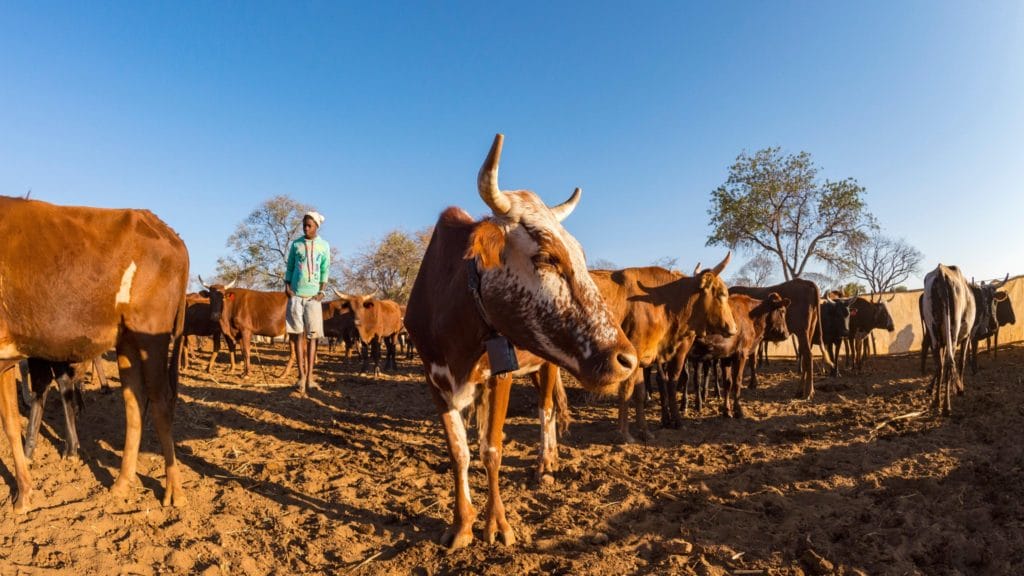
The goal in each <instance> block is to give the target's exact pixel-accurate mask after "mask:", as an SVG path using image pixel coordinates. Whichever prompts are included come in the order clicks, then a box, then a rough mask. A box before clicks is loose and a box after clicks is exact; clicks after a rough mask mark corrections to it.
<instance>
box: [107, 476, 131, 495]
mask: <svg viewBox="0 0 1024 576" xmlns="http://www.w3.org/2000/svg"><path fill="white" fill-rule="evenodd" d="M131 489H132V482H131V480H127V479H125V478H123V477H118V479H117V480H116V481H114V485H113V486H111V487H110V495H111V496H113V497H114V498H117V499H119V500H127V499H128V496H129V495H130V494H131Z"/></svg>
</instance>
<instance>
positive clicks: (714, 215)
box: [707, 147, 875, 280]
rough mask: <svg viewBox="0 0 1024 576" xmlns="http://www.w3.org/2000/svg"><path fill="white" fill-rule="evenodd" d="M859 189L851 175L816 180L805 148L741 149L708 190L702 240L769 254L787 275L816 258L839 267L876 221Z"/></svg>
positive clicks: (794, 274)
mask: <svg viewBox="0 0 1024 576" xmlns="http://www.w3.org/2000/svg"><path fill="white" fill-rule="evenodd" d="M864 194H865V189H864V188H863V187H862V186H860V185H858V184H857V181H856V180H854V179H853V178H846V179H845V180H840V181H831V180H825V181H824V182H822V181H821V180H820V179H819V177H818V167H817V166H815V165H814V163H813V161H812V159H811V155H810V154H809V153H807V152H800V153H799V154H796V155H788V156H784V155H783V154H782V150H781V149H780V148H778V147H775V148H765V149H763V150H759V151H757V152H756V153H755V154H754V155H753V156H750V155H748V154H747V153H746V152H743V153H741V154H740V155H739V156H738V157H737V158H736V162H735V163H734V164H733V165H732V166H731V167H730V168H729V177H728V179H727V180H726V182H725V184H723V185H722V186H719V187H718V188H717V189H715V190H714V191H713V192H712V193H711V200H712V207H711V208H710V209H709V210H708V215H709V216H710V217H711V219H710V225H711V227H712V230H713V232H712V234H711V235H710V236H709V237H708V241H707V244H708V245H709V246H711V245H723V246H728V247H730V248H733V249H736V248H739V249H741V250H744V251H747V252H751V253H760V252H765V253H768V254H771V255H773V256H774V257H775V258H777V259H778V261H779V263H780V264H781V265H782V272H783V275H784V277H785V279H786V280H790V279H792V278H800V277H803V276H805V270H806V268H807V265H808V264H810V263H812V262H815V261H816V262H820V263H823V264H825V265H826V266H827V267H828V268H829V269H831V270H836V271H842V270H843V269H844V266H845V264H846V262H845V261H844V259H843V258H842V255H843V254H845V253H846V252H847V251H848V249H849V248H850V247H852V246H855V245H856V244H858V243H860V242H863V241H864V240H865V238H866V237H867V232H868V231H870V230H872V229H873V228H874V227H875V223H874V218H873V217H872V216H871V214H870V213H868V211H867V206H866V204H865V202H864Z"/></svg>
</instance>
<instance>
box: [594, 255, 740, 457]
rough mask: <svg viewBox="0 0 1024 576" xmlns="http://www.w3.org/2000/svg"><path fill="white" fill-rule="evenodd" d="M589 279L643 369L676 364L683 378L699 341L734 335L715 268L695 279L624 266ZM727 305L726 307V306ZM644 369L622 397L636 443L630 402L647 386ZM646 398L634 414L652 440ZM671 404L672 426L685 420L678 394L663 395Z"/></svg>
mask: <svg viewBox="0 0 1024 576" xmlns="http://www.w3.org/2000/svg"><path fill="white" fill-rule="evenodd" d="M590 277H591V278H593V280H594V283H595V284H597V288H598V290H599V291H600V292H601V296H602V297H603V298H604V300H605V303H606V304H607V305H608V309H609V311H611V313H612V317H613V318H614V319H615V320H616V321H618V322H619V323H620V326H621V327H622V331H623V332H624V333H625V334H626V337H627V338H628V339H629V341H630V343H631V344H633V347H634V348H635V349H636V351H637V356H638V359H639V365H640V367H645V366H650V365H652V364H654V363H655V362H670V361H672V360H673V359H675V360H676V363H675V366H676V369H675V372H677V373H675V374H670V375H668V380H669V381H675V380H676V379H678V377H679V374H678V372H679V371H680V370H681V369H682V367H683V364H682V362H681V361H679V359H681V358H685V357H686V354H687V352H688V351H689V347H690V346H691V345H692V343H693V339H694V337H696V336H698V335H705V334H707V333H709V332H710V333H723V334H728V333H729V331H730V330H733V331H735V319H734V316H733V312H732V309H731V308H730V307H729V306H728V304H727V302H728V301H727V300H725V299H722V298H719V297H720V296H724V295H725V294H726V293H727V291H728V288H727V287H726V286H725V283H724V282H722V281H721V279H720V278H718V276H717V275H716V274H715V273H714V272H713V271H711V270H705V271H704V272H701V273H699V274H698V276H696V277H689V276H684V275H682V274H679V273H675V272H670V271H669V270H666V269H664V268H659V267H657V266H647V267H641V268H625V269H622V270H615V271H609V270H592V271H591V272H590ZM723 304H724V305H723ZM642 376H643V374H642V371H641V370H639V369H638V370H636V371H635V372H634V374H633V375H632V376H631V378H630V379H629V380H628V381H627V382H625V383H624V386H623V389H622V390H621V391H620V394H619V428H620V433H621V434H622V436H623V438H625V439H626V440H631V439H632V436H631V435H630V433H629V422H628V407H627V402H628V399H629V398H630V395H631V394H633V388H634V387H635V386H637V385H639V386H640V387H641V390H642V387H643V380H642ZM642 396H645V394H643V393H642V391H641V392H637V393H636V396H635V397H634V405H635V416H636V423H637V427H638V428H639V432H640V435H641V436H643V437H647V436H648V435H649V433H648V431H647V423H646V418H645V416H644V410H643V405H642V403H643V402H644V400H645V398H642ZM662 397H663V400H664V401H666V402H668V404H667V406H666V408H665V410H666V412H665V417H666V418H667V419H668V420H669V422H668V423H667V424H668V425H670V426H672V425H676V424H678V422H679V421H680V418H679V417H678V414H679V409H678V405H677V404H676V403H675V394H672V393H666V394H662Z"/></svg>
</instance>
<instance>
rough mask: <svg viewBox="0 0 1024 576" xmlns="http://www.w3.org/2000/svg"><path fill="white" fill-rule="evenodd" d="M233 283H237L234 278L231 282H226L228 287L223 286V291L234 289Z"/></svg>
mask: <svg viewBox="0 0 1024 576" xmlns="http://www.w3.org/2000/svg"><path fill="white" fill-rule="evenodd" d="M235 282H238V278H235V279H234V280H232V281H231V282H228V285H227V286H225V287H224V289H225V290H230V289H232V288H234V287H235Z"/></svg>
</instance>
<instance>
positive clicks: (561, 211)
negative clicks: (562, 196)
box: [551, 188, 583, 222]
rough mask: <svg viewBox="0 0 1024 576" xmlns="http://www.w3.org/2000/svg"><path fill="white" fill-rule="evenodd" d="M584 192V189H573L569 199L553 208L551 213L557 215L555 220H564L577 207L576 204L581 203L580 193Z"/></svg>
mask: <svg viewBox="0 0 1024 576" xmlns="http://www.w3.org/2000/svg"><path fill="white" fill-rule="evenodd" d="M582 192H583V190H580V189H579V188H576V189H575V190H573V191H572V196H569V199H568V200H566V201H565V202H562V203H561V204H559V205H558V206H553V207H552V208H551V213H552V214H554V215H555V220H558V221H559V222H561V221H562V220H565V219H566V217H568V216H569V214H572V211H573V210H575V209H576V205H577V204H579V203H580V194H581V193H582Z"/></svg>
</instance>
